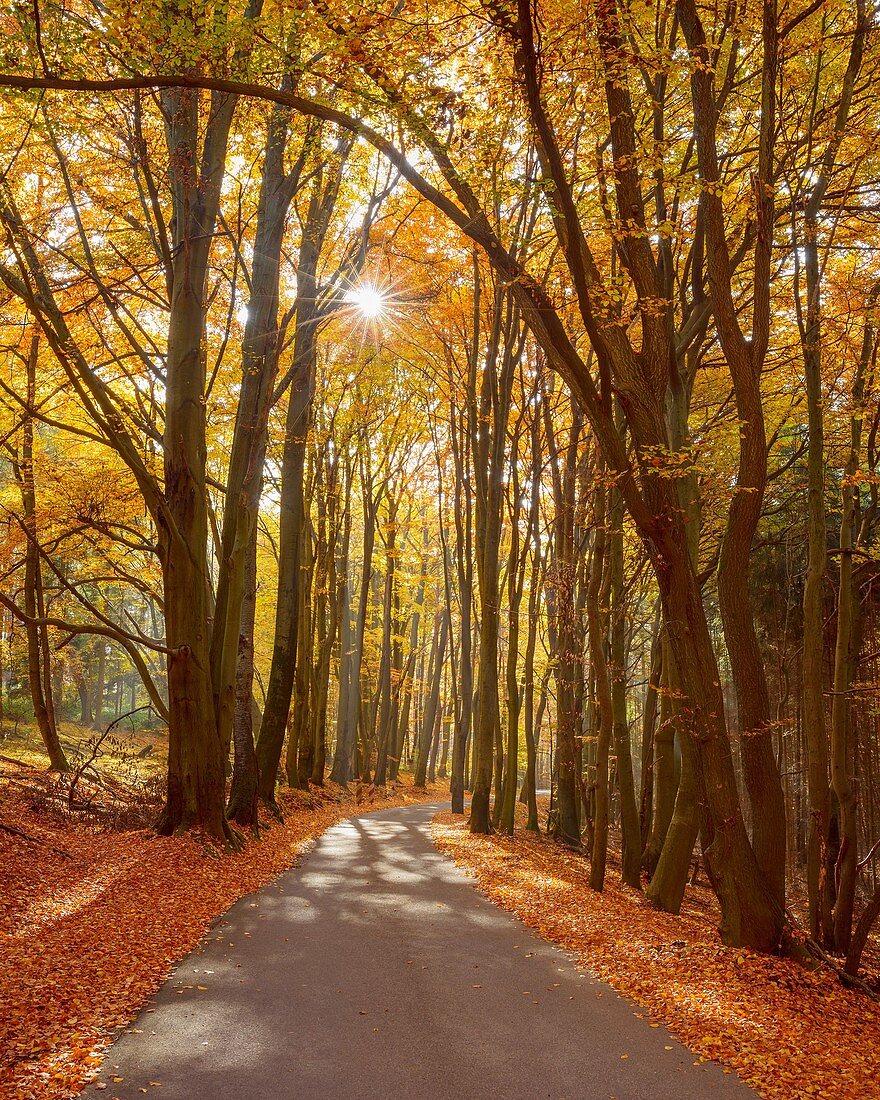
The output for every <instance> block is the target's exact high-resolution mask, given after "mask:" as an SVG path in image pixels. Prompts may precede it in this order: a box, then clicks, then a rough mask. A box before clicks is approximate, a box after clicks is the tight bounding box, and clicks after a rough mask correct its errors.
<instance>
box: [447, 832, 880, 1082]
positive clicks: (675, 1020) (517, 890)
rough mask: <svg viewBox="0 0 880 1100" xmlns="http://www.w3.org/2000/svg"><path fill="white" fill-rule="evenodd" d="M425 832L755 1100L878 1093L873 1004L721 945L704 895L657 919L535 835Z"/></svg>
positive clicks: (819, 974) (780, 962)
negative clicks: (600, 886) (735, 1078)
mask: <svg viewBox="0 0 880 1100" xmlns="http://www.w3.org/2000/svg"><path fill="white" fill-rule="evenodd" d="M432 830H433V834H434V839H435V842H436V844H437V846H438V847H439V848H440V850H441V851H443V852H445V853H447V854H448V855H450V856H451V857H452V858H453V859H454V860H455V861H456V863H458V864H459V865H460V866H461V867H462V868H464V869H465V870H467V871H468V872H470V873H471V874H472V875H473V876H474V877H475V878H476V879H477V881H478V884H479V886H480V888H481V889H482V891H483V892H484V893H485V894H486V895H487V896H488V897H489V898H490V899H491V900H492V901H493V902H495V903H496V904H497V905H499V906H501V907H503V908H505V909H509V910H510V911H511V912H513V913H515V914H516V915H517V916H518V917H519V918H520V920H522V921H523V922H524V923H525V924H527V925H528V926H529V927H531V928H533V929H535V930H536V931H537V932H539V933H540V934H541V935H542V936H544V937H545V938H546V939H548V940H552V941H554V942H555V943H557V944H559V945H560V946H561V947H563V948H565V949H566V950H567V951H572V952H575V953H576V954H577V956H578V959H579V962H580V964H581V965H583V966H584V967H585V968H587V969H589V970H590V971H592V972H593V973H595V974H596V975H598V976H599V977H601V978H603V979H604V980H605V981H607V982H608V983H609V984H610V985H612V986H614V988H615V989H617V990H618V991H619V992H620V993H622V994H624V995H625V996H627V997H630V998H631V999H632V1000H633V1001H635V1002H636V1003H637V1004H638V1005H640V1006H643V1007H644V1008H646V1009H648V1010H649V1011H650V1013H651V1015H652V1016H653V1017H654V1019H655V1020H661V1021H662V1022H663V1023H664V1024H666V1025H667V1027H669V1029H670V1030H671V1031H673V1032H674V1033H675V1034H676V1035H678V1036H679V1037H680V1038H681V1040H682V1042H684V1043H685V1044H686V1045H687V1046H688V1047H689V1048H690V1049H691V1050H693V1051H695V1052H696V1053H697V1054H699V1055H700V1056H701V1057H704V1058H711V1059H713V1060H715V1061H718V1062H721V1063H723V1064H724V1065H727V1066H731V1067H732V1068H734V1069H735V1070H736V1071H737V1073H738V1074H739V1075H740V1077H741V1078H742V1079H743V1080H744V1081H746V1082H747V1083H748V1084H749V1085H751V1086H752V1087H753V1088H754V1089H756V1090H757V1091H758V1092H759V1093H760V1094H761V1095H762V1096H765V1097H769V1098H772V1100H793V1098H795V1097H796V1098H798V1100H800V1098H802V1097H822V1098H827V1100H832V1098H833V1100H850V1098H852V1100H855V1098H858V1100H868V1098H869V1097H880V1006H878V1005H877V1004H876V1003H874V1002H872V1001H870V1000H869V999H868V998H867V997H865V996H864V995H863V994H861V993H858V992H855V991H851V990H847V989H845V988H844V987H843V986H842V985H841V984H840V982H839V981H838V980H837V978H836V976H835V975H833V974H832V973H830V972H829V971H827V970H822V971H814V972H811V971H808V970H805V969H804V968H803V967H801V966H800V965H798V964H797V963H795V962H792V961H790V960H788V959H781V958H775V957H770V956H767V955H758V954H754V953H752V952H750V951H747V950H744V949H742V948H739V949H732V948H726V947H724V946H723V945H722V944H721V942H720V940H719V939H718V935H717V932H716V930H715V925H716V923H717V912H716V910H715V908H714V904H713V903H712V902H711V901H710V899H709V895H708V891H700V890H693V889H689V891H688V895H687V897H686V901H685V905H684V907H683V909H682V913H681V915H679V916H677V917H676V916H671V915H670V914H668V913H662V912H659V911H658V910H656V909H652V908H650V907H649V906H648V905H647V904H646V903H645V902H644V901H643V900H642V899H641V898H640V896H639V895H638V894H637V893H636V891H634V890H630V889H628V888H626V887H623V886H621V885H620V884H619V882H615V881H613V878H614V875H613V871H611V872H610V873H609V875H608V878H607V880H606V886H605V891H604V893H602V894H597V893H596V892H595V891H593V890H591V889H590V888H589V864H588V863H587V861H586V860H584V859H583V858H581V857H579V856H577V855H575V854H573V853H571V852H567V851H565V850H564V849H562V848H561V847H560V846H558V845H556V844H554V843H553V842H552V841H550V840H548V839H546V838H543V837H536V836H534V835H533V834H530V833H527V832H525V831H519V832H517V833H516V835H515V836H514V837H507V836H498V835H495V836H491V837H486V836H477V835H473V834H471V833H470V832H469V831H468V829H467V825H466V824H465V823H464V821H463V819H462V818H460V817H455V818H453V816H452V815H451V814H448V813H447V814H438V815H437V817H435V818H434V822H433V825H432ZM655 1026H656V1024H655Z"/></svg>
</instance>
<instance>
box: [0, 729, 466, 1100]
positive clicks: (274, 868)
mask: <svg viewBox="0 0 880 1100" xmlns="http://www.w3.org/2000/svg"><path fill="white" fill-rule="evenodd" d="M3 748H6V746H3ZM83 790H84V792H85V791H91V792H92V793H93V792H94V787H93V786H92V785H90V784H86V783H85V782H84V784H83ZM111 793H112V792H111ZM106 796H107V791H106V790H102V791H101V792H100V797H102V798H105V799H106ZM78 797H79V795H78ZM444 797H447V794H446V793H445V790H444V789H443V788H441V787H440V786H439V785H435V786H433V787H431V788H429V790H428V791H421V790H420V791H416V790H415V789H414V788H413V786H412V781H411V778H410V777H408V776H407V777H405V778H404V779H403V780H402V782H400V783H398V784H396V785H394V786H389V787H388V788H387V790H386V791H384V792H382V791H379V790H377V789H374V788H362V789H358V790H354V789H353V790H351V791H345V790H343V789H342V788H340V787H337V786H335V785H332V784H328V785H327V787H325V788H324V789H322V790H316V789H313V790H312V792H311V794H309V795H306V794H303V793H301V792H296V791H289V792H285V793H283V794H282V795H281V796H280V802H281V806H282V810H283V812H284V823H283V824H273V825H271V827H267V828H264V829H263V831H262V834H261V838H260V839H259V840H257V841H251V842H250V843H248V844H247V845H246V847H245V848H244V850H243V851H241V852H239V853H236V854H219V853H218V852H216V851H215V850H213V849H211V848H210V847H209V846H207V845H205V844H203V843H201V842H200V841H199V840H197V839H196V838H194V837H192V836H189V837H182V838H164V837H156V836H154V835H153V834H152V833H151V831H150V830H149V829H147V828H140V829H131V828H128V829H120V828H119V827H118V821H119V816H118V815H117V818H116V821H117V824H116V827H114V828H109V827H108V826H107V824H106V823H105V824H101V823H99V822H96V820H95V819H94V817H90V816H89V815H83V814H79V815H77V814H71V813H70V812H69V811H68V810H67V808H66V805H65V801H64V799H60V798H59V797H58V781H57V780H56V779H55V778H53V777H50V776H49V775H47V773H45V772H42V771H39V770H38V769H36V768H34V767H33V766H32V765H29V764H27V763H24V764H23V763H20V762H18V761H16V760H14V759H13V758H11V757H8V756H5V755H4V756H2V757H0V1095H2V1096H4V1097H9V1098H10V1100H12V1098H13V1097H14V1098H16V1100H37V1098H39V1100H52V1098H61V1097H68V1096H72V1095H76V1094H77V1093H78V1091H79V1090H80V1089H81V1088H82V1086H83V1084H84V1083H85V1082H86V1081H87V1080H88V1079H89V1078H90V1077H91V1076H92V1075H93V1074H94V1072H95V1071H96V1070H97V1067H98V1066H99V1065H100V1063H101V1061H102V1058H103V1051H104V1050H105V1048H106V1047H107V1045H108V1044H109V1042H110V1041H111V1039H112V1037H113V1034H114V1032H115V1031H117V1030H118V1029H119V1028H121V1027H124V1026H126V1025H127V1024H128V1023H129V1021H131V1019H132V1018H133V1017H134V1015H135V1014H136V1012H137V1011H138V1009H139V1008H140V1007H141V1006H142V1005H143V1003H144V1002H145V1001H146V1000H147V998H148V997H149V996H150V994H152V993H153V992H154V991H155V990H156V989H157V988H158V986H159V985H160V984H161V982H162V980H163V979H164V978H165V977H166V976H167V975H168V973H169V971H170V970H171V968H172V966H173V964H174V963H175V962H176V961H177V960H179V959H180V958H182V957H183V956H184V955H186V954H187V953H188V952H189V951H191V950H192V949H193V948H194V947H195V946H196V945H197V944H198V942H199V941H200V939H201V938H202V936H203V935H204V933H205V931H206V929H207V928H208V927H209V926H210V925H211V923H212V922H213V921H214V920H215V919H216V918H217V917H219V916H220V915H221V914H222V913H224V912H225V911H226V910H227V909H228V908H229V907H230V906H231V905H232V904H233V903H234V902H235V901H236V900H237V899H238V898H240V897H242V896H243V895H245V894H249V893H251V892H253V891H254V890H257V889H258V888H259V887H261V886H263V885H265V884H266V883H267V882H270V881H271V880H272V879H273V878H275V877H276V876H277V875H278V874H279V873H280V872H281V871H283V870H284V869H285V868H287V867H289V866H290V865H291V864H292V863H294V862H295V861H296V860H297V858H298V857H300V856H301V855H302V853H303V852H304V851H305V850H306V848H307V847H308V846H309V843H310V842H311V841H312V840H314V839H315V838H316V837H317V836H318V835H320V834H321V833H322V832H323V831H324V830H325V829H327V828H329V827H330V826H331V825H333V824H335V823H336V822H337V821H340V820H342V819H343V818H346V817H350V816H351V815H353V814H356V813H359V812H368V811H370V810H374V809H381V808H384V807H389V806H397V805H404V804H407V803H413V802H423V801H426V800H432V801H437V800H439V799H442V798H444Z"/></svg>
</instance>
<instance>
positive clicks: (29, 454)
mask: <svg viewBox="0 0 880 1100" xmlns="http://www.w3.org/2000/svg"><path fill="white" fill-rule="evenodd" d="M39 349H40V338H39V334H38V333H36V332H35V333H34V334H33V336H32V337H31V342H30V348H29V350H28V357H27V406H26V411H25V414H24V416H23V418H22V443H21V457H20V458H19V459H17V460H16V459H14V460H13V471H14V473H15V477H16V480H17V481H18V486H19V490H20V492H21V504H22V525H23V527H24V534H25V548H24V613H25V615H26V616H27V618H26V620H25V635H26V638H27V665H28V684H29V686H30V691H31V702H32V703H33V707H34V717H35V718H36V720H37V729H38V730H39V731H40V737H41V738H42V739H43V745H44V746H45V748H46V753H47V755H48V757H49V767H50V768H51V769H52V771H57V772H66V771H67V769H68V767H69V765H68V763H67V757H66V756H65V754H64V749H63V748H62V747H61V740H60V738H59V736H58V727H57V725H56V724H55V708H54V706H53V705H52V685H51V679H50V678H49V677H48V676H47V675H46V672H47V670H48V667H49V660H50V651H49V646H48V636H47V634H46V628H45V625H44V624H41V623H40V620H41V619H43V618H44V616H45V606H44V599H43V573H42V565H41V562H40V541H39V531H38V529H37V488H36V477H35V472H34V421H33V416H32V415H31V410H32V409H33V408H34V403H35V400H36V383H37V358H38V355H39ZM102 652H103V650H102Z"/></svg>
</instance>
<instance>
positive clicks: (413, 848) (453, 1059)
mask: <svg viewBox="0 0 880 1100" xmlns="http://www.w3.org/2000/svg"><path fill="white" fill-rule="evenodd" d="M437 808H438V807H437V806H430V805H422V806H415V807H406V808H403V809H394V810H382V811H380V812H378V813H373V814H368V815H366V816H364V817H360V818H354V819H352V820H349V821H345V822H343V823H341V824H339V825H337V826H335V827H334V828H332V829H330V830H329V831H328V832H327V833H325V834H324V835H323V836H322V837H321V838H320V840H319V841H318V842H317V844H316V846H315V847H314V849H313V850H312V851H311V853H310V854H309V855H308V857H307V858H306V859H305V861H304V862H303V863H302V864H301V865H300V866H298V867H295V868H293V869H292V870H291V871H288V872H286V873H285V874H283V875H282V876H281V877H280V878H279V879H277V880H276V881H275V882H274V883H272V884H271V885H269V886H267V887H265V888H264V889H263V890H261V891H260V892H259V893H257V894H254V895H251V896H250V897H247V898H244V899H242V900H241V901H239V902H238V903H237V904H236V905H235V906H234V907H233V908H232V909H231V910H230V911H229V912H228V913H227V914H226V916H225V917H224V918H222V919H221V920H220V921H219V922H218V923H217V924H216V925H215V926H214V928H213V929H212V930H211V931H210V932H209V933H208V935H207V937H206V939H205V941H204V942H203V944H202V946H201V948H200V950H199V951H198V952H196V953H195V954H193V955H191V956H189V957H188V958H187V959H185V960H184V961H183V962H182V963H181V964H180V965H179V966H178V967H177V969H176V971H175V973H174V974H173V976H172V977H171V978H170V979H169V980H168V982H167V983H166V984H165V985H164V986H163V987H162V989H161V990H160V992H159V993H158V995H157V997H156V999H155V1002H154V1003H153V1004H151V1005H149V1006H148V1007H147V1009H145V1010H144V1011H142V1012H141V1015H140V1017H139V1018H138V1020H137V1021H136V1022H135V1024H134V1025H133V1027H134V1029H136V1031H135V1033H133V1034H131V1033H125V1034H123V1035H122V1036H121V1037H120V1038H119V1039H118V1040H117V1042H116V1043H115V1044H114V1045H113V1046H112V1047H111V1049H110V1051H109V1054H108V1058H107V1062H106V1063H105V1066H104V1069H103V1073H102V1076H101V1077H100V1078H99V1082H100V1083H102V1084H103V1083H105V1084H106V1085H107V1088H106V1090H102V1091H100V1092H96V1091H95V1086H94V1084H92V1085H89V1086H88V1087H87V1088H86V1090H85V1092H84V1094H83V1095H84V1096H89V1095H94V1096H95V1097H97V1096H99V1095H100V1096H102V1097H105V1098H107V1100H110V1098H111V1097H119V1100H140V1098H141V1097H142V1096H143V1095H144V1092H143V1091H142V1090H144V1089H146V1090H147V1095H151V1096H154V1097H155V1098H156V1100H273V1098H278V1100H288V1098H289V1100H313V1098H314V1100H319V1098H320V1100H373V1098H375V1100H379V1098H383V1100H384V1098H386V1097H387V1098H389V1100H417V1098H418V1100H489V1098H492V1097H495V1096H497V1097H503V1098H505V1100H520V1098H521V1100H526V1098H529V1100H537V1098H547V1100H586V1098H590V1100H592V1098H594V1097H595V1098H601V1100H612V1098H613V1100H667V1098H668V1100H673V1098H674V1100H716V1098H717V1100H728V1098H729V1100H735V1098H740V1100H745V1098H747V1097H751V1098H754V1095H755V1094H754V1093H753V1092H751V1090H749V1089H748V1088H746V1086H745V1085H743V1084H742V1083H741V1082H740V1081H739V1080H738V1079H737V1078H736V1077H735V1076H734V1075H733V1074H725V1073H724V1072H723V1071H722V1070H721V1069H720V1068H719V1067H718V1066H716V1065H714V1064H712V1063H706V1064H703V1065H696V1066H695V1065H694V1062H695V1061H696V1058H695V1056H694V1055H693V1054H692V1053H690V1052H689V1051H688V1050H686V1049H685V1048H684V1047H682V1046H681V1045H680V1044H679V1043H677V1042H676V1041H675V1040H674V1039H673V1038H672V1037H671V1036H670V1035H669V1033H668V1032H667V1031H666V1030H665V1029H664V1028H662V1027H660V1028H657V1027H651V1026H650V1024H649V1022H648V1020H647V1019H639V1018H638V1017H637V1016H636V1015H635V1012H636V1011H637V1009H636V1008H635V1007H634V1006H633V1005H632V1004H631V1003H629V1002H627V1001H625V1000H624V999H622V998H620V997H618V996H617V994H616V993H615V992H614V991H613V990H612V989H611V988H610V987H609V986H607V985H604V984H603V983H601V982H599V981H597V980H594V979H593V978H591V977H590V976H588V975H585V974H584V973H583V972H581V971H579V970H578V969H577V968H576V967H575V966H574V964H573V962H572V961H571V959H570V958H569V956H567V955H566V954H565V953H563V952H562V951H560V950H558V949H557V948H555V947H553V946H551V945H550V944H548V943H547V942H545V941H544V940H542V939H540V938H538V937H537V936H536V935H535V934H533V933H532V932H530V931H529V930H528V929H526V928H525V927H524V926H523V925H522V924H520V922H519V921H518V920H517V919H516V918H514V917H513V916H512V915H510V914H509V913H506V912H504V911H503V910H500V909H497V908H496V907H495V906H494V905H492V904H491V902H489V901H488V900H487V899H486V898H484V897H483V896H482V895H481V894H480V893H479V892H478V891H477V890H476V889H475V888H474V886H473V885H472V882H471V880H470V879H468V878H467V877H466V876H465V875H464V874H463V873H462V872H461V871H459V870H458V868H457V867H456V866H455V865H454V864H453V863H452V861H451V860H449V859H448V858H447V857H446V856H443V855H441V854H440V853H439V852H438V851H437V849H436V848H435V847H434V845H433V843H432V841H431V837H430V832H429V823H430V820H431V817H432V815H433V814H434V813H435V812H436V810H437ZM118 1078H122V1080H121V1081H120V1080H118ZM152 1082H158V1084H153V1083H152Z"/></svg>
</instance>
